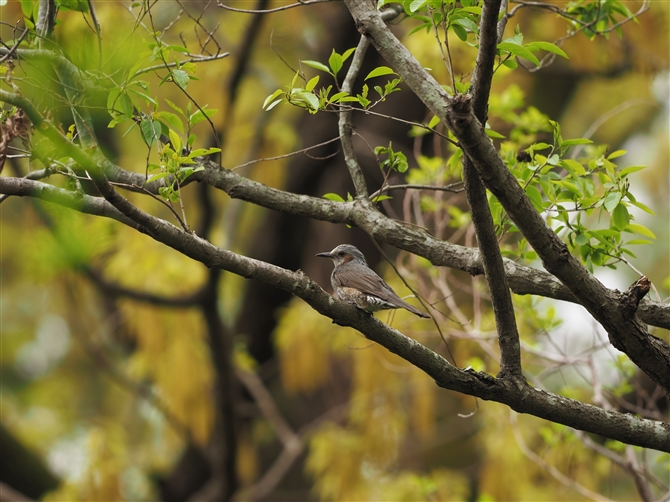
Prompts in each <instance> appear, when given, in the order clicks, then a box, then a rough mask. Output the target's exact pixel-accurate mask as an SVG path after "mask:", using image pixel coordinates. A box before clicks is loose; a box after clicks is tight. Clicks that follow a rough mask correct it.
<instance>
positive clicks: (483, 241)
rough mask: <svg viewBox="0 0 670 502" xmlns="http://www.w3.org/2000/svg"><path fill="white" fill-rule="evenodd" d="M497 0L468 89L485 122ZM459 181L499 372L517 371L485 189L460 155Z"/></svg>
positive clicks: (487, 7) (487, 14) (483, 28)
mask: <svg viewBox="0 0 670 502" xmlns="http://www.w3.org/2000/svg"><path fill="white" fill-rule="evenodd" d="M499 10H500V0H487V1H485V2H484V8H483V10H482V19H481V24H480V28H479V33H480V39H479V52H478V54H477V64H476V66H475V70H474V73H473V75H472V81H471V84H470V93H471V94H472V99H473V102H474V105H475V106H474V109H475V114H476V115H477V118H478V119H479V120H480V122H482V123H486V119H487V113H488V100H489V94H490V93H491V80H492V79H493V64H494V62H495V55H496V45H497V44H496V37H497V31H496V30H497V19H498V11H499ZM463 181H464V182H465V193H466V195H467V200H468V205H469V206H470V213H471V214H472V223H473V224H474V226H475V232H476V234H477V242H478V243H479V249H480V250H481V253H482V262H483V264H484V270H485V272H486V281H487V284H488V286H489V291H490V292H491V303H492V304H493V313H494V316H495V321H496V329H497V332H498V342H499V344H500V374H501V376H504V375H507V376H512V375H515V376H518V375H521V346H520V344H519V332H518V330H517V327H516V317H515V315H514V305H513V304H512V295H511V293H510V291H509V287H508V285H507V279H506V277H505V265H504V263H503V260H502V255H501V253H500V246H499V245H498V238H497V236H496V231H495V226H494V223H493V217H492V216H491V211H490V209H489V204H488V200H487V198H486V189H485V188H484V185H483V183H482V181H481V180H480V179H479V174H477V170H476V169H475V166H474V165H473V164H472V161H471V160H470V158H469V157H467V156H464V157H463Z"/></svg>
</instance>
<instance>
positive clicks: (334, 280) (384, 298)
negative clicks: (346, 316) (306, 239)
mask: <svg viewBox="0 0 670 502" xmlns="http://www.w3.org/2000/svg"><path fill="white" fill-rule="evenodd" d="M316 256H318V257H321V258H330V259H331V260H333V264H334V265H335V268H334V269H333V273H332V274H331V275H330V283H331V284H332V286H333V290H334V293H335V294H334V296H335V297H336V298H337V299H339V300H342V301H344V302H347V303H349V304H351V305H355V306H356V307H358V308H359V309H361V310H364V311H366V312H369V313H372V312H377V311H378V310H388V309H399V308H403V309H405V310H409V311H410V312H411V313H412V314H415V315H418V316H419V317H423V318H430V316H429V315H428V314H425V313H424V312H421V311H420V310H418V309H417V308H415V307H413V306H412V305H410V304H409V303H407V302H406V301H404V300H402V299H401V298H400V297H399V296H398V295H397V294H396V292H395V291H393V289H391V286H389V285H388V284H386V282H385V281H384V279H382V278H381V277H379V276H378V275H377V274H376V273H375V271H374V270H372V269H371V268H370V267H368V263H367V262H366V261H365V256H363V253H361V252H360V251H359V250H358V248H356V247H355V246H352V245H351V244H340V245H339V246H337V247H336V248H335V249H333V250H332V251H330V252H326V253H318V254H317V255H316Z"/></svg>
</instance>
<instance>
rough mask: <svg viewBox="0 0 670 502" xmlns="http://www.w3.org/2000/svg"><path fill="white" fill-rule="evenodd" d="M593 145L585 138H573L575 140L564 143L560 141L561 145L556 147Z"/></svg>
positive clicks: (567, 140)
mask: <svg viewBox="0 0 670 502" xmlns="http://www.w3.org/2000/svg"><path fill="white" fill-rule="evenodd" d="M591 143H593V141H591V140H590V139H586V138H575V139H566V140H565V141H561V144H560V145H558V146H560V147H561V148H564V147H568V146H574V145H590V144H591Z"/></svg>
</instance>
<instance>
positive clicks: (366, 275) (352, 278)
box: [333, 267, 430, 318]
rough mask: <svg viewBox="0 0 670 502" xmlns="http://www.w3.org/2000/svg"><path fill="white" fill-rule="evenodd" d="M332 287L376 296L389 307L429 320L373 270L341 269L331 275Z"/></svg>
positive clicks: (426, 315)
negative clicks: (392, 306)
mask: <svg viewBox="0 0 670 502" xmlns="http://www.w3.org/2000/svg"><path fill="white" fill-rule="evenodd" d="M333 282H334V283H336V284H333V287H335V285H337V286H343V287H345V288H354V289H357V290H358V291H362V292H363V293H366V294H368V295H373V296H376V297H378V298H380V299H382V300H384V301H386V302H388V303H390V304H391V305H395V306H396V307H398V308H404V309H407V310H409V311H410V312H412V313H413V314H416V315H418V316H419V317H425V318H429V317H430V316H429V315H428V314H425V313H424V312H421V311H420V310H418V309H417V308H415V307H414V306H412V305H410V304H409V303H407V302H406V301H405V300H403V299H402V298H400V297H399V296H398V295H397V294H396V292H395V291H393V289H391V286H389V285H388V284H386V281H384V279H382V278H381V277H379V276H378V275H377V274H376V273H375V272H374V271H373V270H370V269H361V268H358V267H357V268H351V267H343V268H340V269H339V270H338V271H337V273H336V274H333Z"/></svg>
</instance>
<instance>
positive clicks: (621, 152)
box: [607, 150, 628, 160]
mask: <svg viewBox="0 0 670 502" xmlns="http://www.w3.org/2000/svg"><path fill="white" fill-rule="evenodd" d="M627 153H628V152H627V151H626V150H616V151H614V152H612V153H610V154H609V155H608V156H607V160H612V159H616V158H617V157H621V156H622V155H625V154H627Z"/></svg>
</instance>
